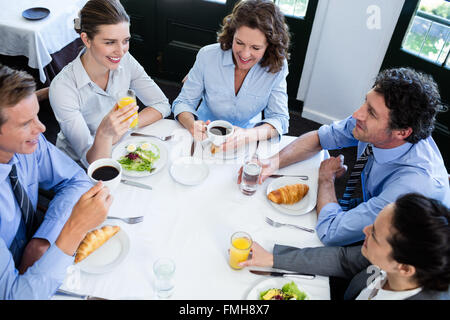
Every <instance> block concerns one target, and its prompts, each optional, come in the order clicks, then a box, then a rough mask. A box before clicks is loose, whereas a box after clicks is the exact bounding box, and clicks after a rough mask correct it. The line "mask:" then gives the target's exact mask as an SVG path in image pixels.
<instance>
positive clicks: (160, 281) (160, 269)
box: [153, 258, 175, 298]
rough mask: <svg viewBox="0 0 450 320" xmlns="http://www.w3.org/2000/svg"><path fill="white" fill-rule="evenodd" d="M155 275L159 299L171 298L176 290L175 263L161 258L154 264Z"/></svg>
mask: <svg viewBox="0 0 450 320" xmlns="http://www.w3.org/2000/svg"><path fill="white" fill-rule="evenodd" d="M153 273H154V274H155V289H156V295H157V296H158V297H159V298H169V297H170V296H171V295H172V294H173V291H174V289H175V283H174V275H175V262H174V261H173V260H172V259H169V258H160V259H158V260H156V261H155V263H154V264H153Z"/></svg>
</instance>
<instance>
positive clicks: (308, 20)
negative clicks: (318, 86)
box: [121, 0, 318, 110]
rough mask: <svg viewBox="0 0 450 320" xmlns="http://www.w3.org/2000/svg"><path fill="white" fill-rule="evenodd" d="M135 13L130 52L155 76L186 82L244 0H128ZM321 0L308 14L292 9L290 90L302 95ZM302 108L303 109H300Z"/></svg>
mask: <svg viewBox="0 0 450 320" xmlns="http://www.w3.org/2000/svg"><path fill="white" fill-rule="evenodd" d="M121 2H122V4H123V5H124V7H125V9H126V10H127V12H128V14H129V15H130V17H131V35H132V40H131V43H130V52H131V53H132V54H133V56H135V57H136V59H137V60H138V61H139V62H140V63H141V64H142V65H143V66H144V68H145V69H146V71H147V72H148V73H149V74H150V75H151V76H153V77H156V78H159V79H163V80H170V81H175V82H180V81H181V80H182V79H183V78H184V76H185V75H186V74H187V73H188V71H189V69H190V68H191V67H192V65H193V64H194V61H195V57H196V55H197V52H198V50H199V49H200V48H201V47H203V46H205V45H208V44H211V43H215V42H217V32H218V31H219V29H220V25H221V23H222V20H223V18H224V17H225V16H226V15H227V14H229V13H231V11H232V9H233V7H234V5H235V3H236V2H238V0H224V1H220V0H218V1H213V0H146V1H142V0H122V1H121ZM317 3H318V0H309V2H308V7H307V11H306V14H305V16H304V17H301V18H299V17H295V16H293V15H286V22H287V24H288V25H289V28H290V32H291V40H292V42H291V50H290V53H291V59H290V61H289V76H288V79H287V81H288V95H289V100H290V101H289V104H290V106H296V105H298V103H299V102H298V101H297V100H296V96H297V91H298V86H299V83H300V77H301V73H302V69H303V63H304V60H305V56H306V50H307V47H308V42H309V37H310V34H311V28H312V23H313V20H314V15H315V11H316V8H317ZM297 110H298V109H297Z"/></svg>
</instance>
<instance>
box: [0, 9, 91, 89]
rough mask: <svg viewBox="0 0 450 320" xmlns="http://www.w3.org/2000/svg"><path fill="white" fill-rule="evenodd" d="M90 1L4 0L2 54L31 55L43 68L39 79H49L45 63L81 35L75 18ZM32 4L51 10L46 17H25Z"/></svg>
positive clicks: (0, 27) (0, 25)
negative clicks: (75, 26) (24, 14)
mask: <svg viewBox="0 0 450 320" xmlns="http://www.w3.org/2000/svg"><path fill="white" fill-rule="evenodd" d="M86 2H87V0H64V1H61V0H15V1H12V2H11V3H9V2H8V1H6V0H1V2H0V3H1V10H0V43H1V46H0V55H6V56H25V57H27V58H28V66H29V67H31V68H33V69H38V70H39V80H40V81H41V82H42V83H46V82H48V81H47V80H48V79H47V75H46V71H45V67H46V66H48V65H49V64H50V63H51V62H52V59H54V58H55V56H54V54H56V53H57V52H59V51H60V50H62V49H63V48H65V47H66V46H68V45H69V44H70V43H72V42H74V41H75V40H76V39H78V38H79V35H78V34H77V33H76V32H75V30H74V22H73V20H74V18H75V17H77V14H78V11H79V10H80V9H81V8H82V7H83V6H84V4H85V3H86ZM32 8H46V9H48V10H49V11H50V13H49V14H48V16H46V17H44V18H42V19H36V20H32V19H30V18H28V19H27V18H25V17H24V16H23V12H24V11H25V10H27V9H32ZM65 55H67V53H66V54H65ZM69 56H70V57H73V54H71V55H69ZM68 62H70V61H64V63H68ZM64 63H59V64H61V65H64ZM58 71H59V70H58ZM50 80H51V79H50Z"/></svg>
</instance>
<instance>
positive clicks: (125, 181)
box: [120, 179, 152, 190]
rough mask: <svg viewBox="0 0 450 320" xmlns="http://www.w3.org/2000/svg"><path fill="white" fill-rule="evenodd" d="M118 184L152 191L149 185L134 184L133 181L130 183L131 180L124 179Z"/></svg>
mask: <svg viewBox="0 0 450 320" xmlns="http://www.w3.org/2000/svg"><path fill="white" fill-rule="evenodd" d="M120 182H122V183H125V184H128V185H130V186H134V187H138V188H143V189H148V190H152V187H150V186H149V185H146V184H143V183H139V182H135V181H131V180H125V179H122V180H120Z"/></svg>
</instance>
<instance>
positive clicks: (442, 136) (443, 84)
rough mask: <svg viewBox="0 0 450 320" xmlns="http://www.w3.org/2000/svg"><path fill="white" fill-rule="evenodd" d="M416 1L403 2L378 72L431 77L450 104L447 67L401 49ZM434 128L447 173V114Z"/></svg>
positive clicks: (449, 115) (441, 115)
mask: <svg viewBox="0 0 450 320" xmlns="http://www.w3.org/2000/svg"><path fill="white" fill-rule="evenodd" d="M418 3H419V0H409V1H405V4H404V5H403V8H402V12H401V14H400V18H399V20H398V22H397V25H396V27H395V30H394V33H393V35H392V39H391V42H390V43H389V47H388V50H387V52H386V56H385V58H384V61H383V63H382V66H381V69H386V68H391V67H411V68H413V69H415V70H418V71H421V72H424V73H427V74H430V75H432V76H433V78H434V80H435V81H436V82H437V84H438V85H439V91H440V93H441V99H442V101H443V102H444V103H445V104H447V105H449V104H450V91H449V90H448V86H449V82H450V70H449V69H448V67H443V66H442V65H439V64H436V63H432V62H430V61H428V60H425V59H423V58H421V57H419V56H417V55H415V54H413V53H411V52H408V51H407V50H404V49H402V42H403V38H404V36H405V34H406V32H407V30H408V26H409V24H410V21H411V19H412V18H413V17H414V15H415V13H416V9H417V5H418ZM436 120H437V121H436V126H435V130H434V131H433V134H432V135H433V139H434V140H435V141H436V144H437V145H438V147H439V150H440V151H441V153H442V157H443V158H444V162H445V165H446V167H447V171H450V143H449V141H450V112H449V111H447V112H442V113H439V114H438V116H437V117H436Z"/></svg>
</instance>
